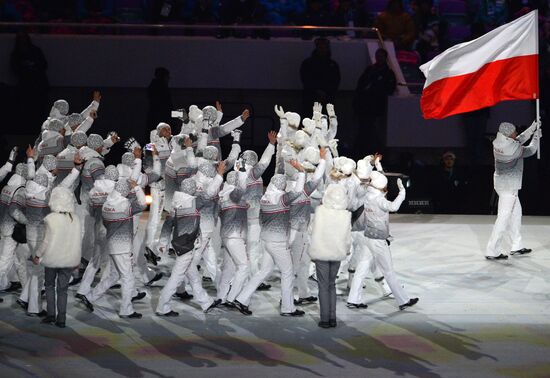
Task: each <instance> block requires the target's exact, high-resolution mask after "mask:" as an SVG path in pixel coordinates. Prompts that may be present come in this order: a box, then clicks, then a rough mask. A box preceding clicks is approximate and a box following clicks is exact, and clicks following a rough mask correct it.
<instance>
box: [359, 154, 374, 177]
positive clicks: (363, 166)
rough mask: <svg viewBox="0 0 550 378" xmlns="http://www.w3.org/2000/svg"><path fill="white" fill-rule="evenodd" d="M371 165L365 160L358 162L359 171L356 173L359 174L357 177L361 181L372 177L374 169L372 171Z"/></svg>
mask: <svg viewBox="0 0 550 378" xmlns="http://www.w3.org/2000/svg"><path fill="white" fill-rule="evenodd" d="M369 165H370V163H368V162H367V161H366V160H363V159H362V160H359V161H358V162H357V170H356V171H355V173H357V177H359V178H360V179H361V180H366V179H368V178H369V177H370V174H371V172H372V169H370V167H369Z"/></svg>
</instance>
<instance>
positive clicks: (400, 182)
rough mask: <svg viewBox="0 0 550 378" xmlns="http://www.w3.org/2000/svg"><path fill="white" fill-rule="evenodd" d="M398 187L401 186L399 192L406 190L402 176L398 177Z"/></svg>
mask: <svg viewBox="0 0 550 378" xmlns="http://www.w3.org/2000/svg"><path fill="white" fill-rule="evenodd" d="M397 187H398V188H399V192H404V191H405V187H404V186H403V181H401V179H400V178H398V179H397Z"/></svg>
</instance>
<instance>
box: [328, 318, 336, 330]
mask: <svg viewBox="0 0 550 378" xmlns="http://www.w3.org/2000/svg"><path fill="white" fill-rule="evenodd" d="M328 324H330V326H331V327H332V328H336V319H330V320H329V321H328Z"/></svg>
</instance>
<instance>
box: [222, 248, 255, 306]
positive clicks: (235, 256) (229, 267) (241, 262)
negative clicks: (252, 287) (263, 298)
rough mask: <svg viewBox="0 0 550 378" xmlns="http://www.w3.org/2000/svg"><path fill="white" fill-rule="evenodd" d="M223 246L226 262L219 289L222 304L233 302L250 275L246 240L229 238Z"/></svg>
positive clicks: (224, 261) (224, 262)
mask: <svg viewBox="0 0 550 378" xmlns="http://www.w3.org/2000/svg"><path fill="white" fill-rule="evenodd" d="M223 245H224V247H225V248H224V260H223V268H222V274H221V278H220V280H219V281H220V282H219V284H218V288H217V291H218V299H221V300H222V302H225V301H228V302H233V301H234V300H235V298H236V297H237V295H238V294H239V293H240V292H241V290H242V289H243V286H244V283H245V282H246V280H247V278H248V275H249V268H248V258H247V255H246V243H245V241H244V239H240V238H227V239H224V240H223Z"/></svg>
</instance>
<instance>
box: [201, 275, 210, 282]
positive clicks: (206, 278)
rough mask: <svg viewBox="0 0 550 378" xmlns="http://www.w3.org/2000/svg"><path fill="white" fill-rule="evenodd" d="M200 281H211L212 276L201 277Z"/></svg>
mask: <svg viewBox="0 0 550 378" xmlns="http://www.w3.org/2000/svg"><path fill="white" fill-rule="evenodd" d="M202 282H212V278H210V277H206V276H205V277H203V278H202Z"/></svg>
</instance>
